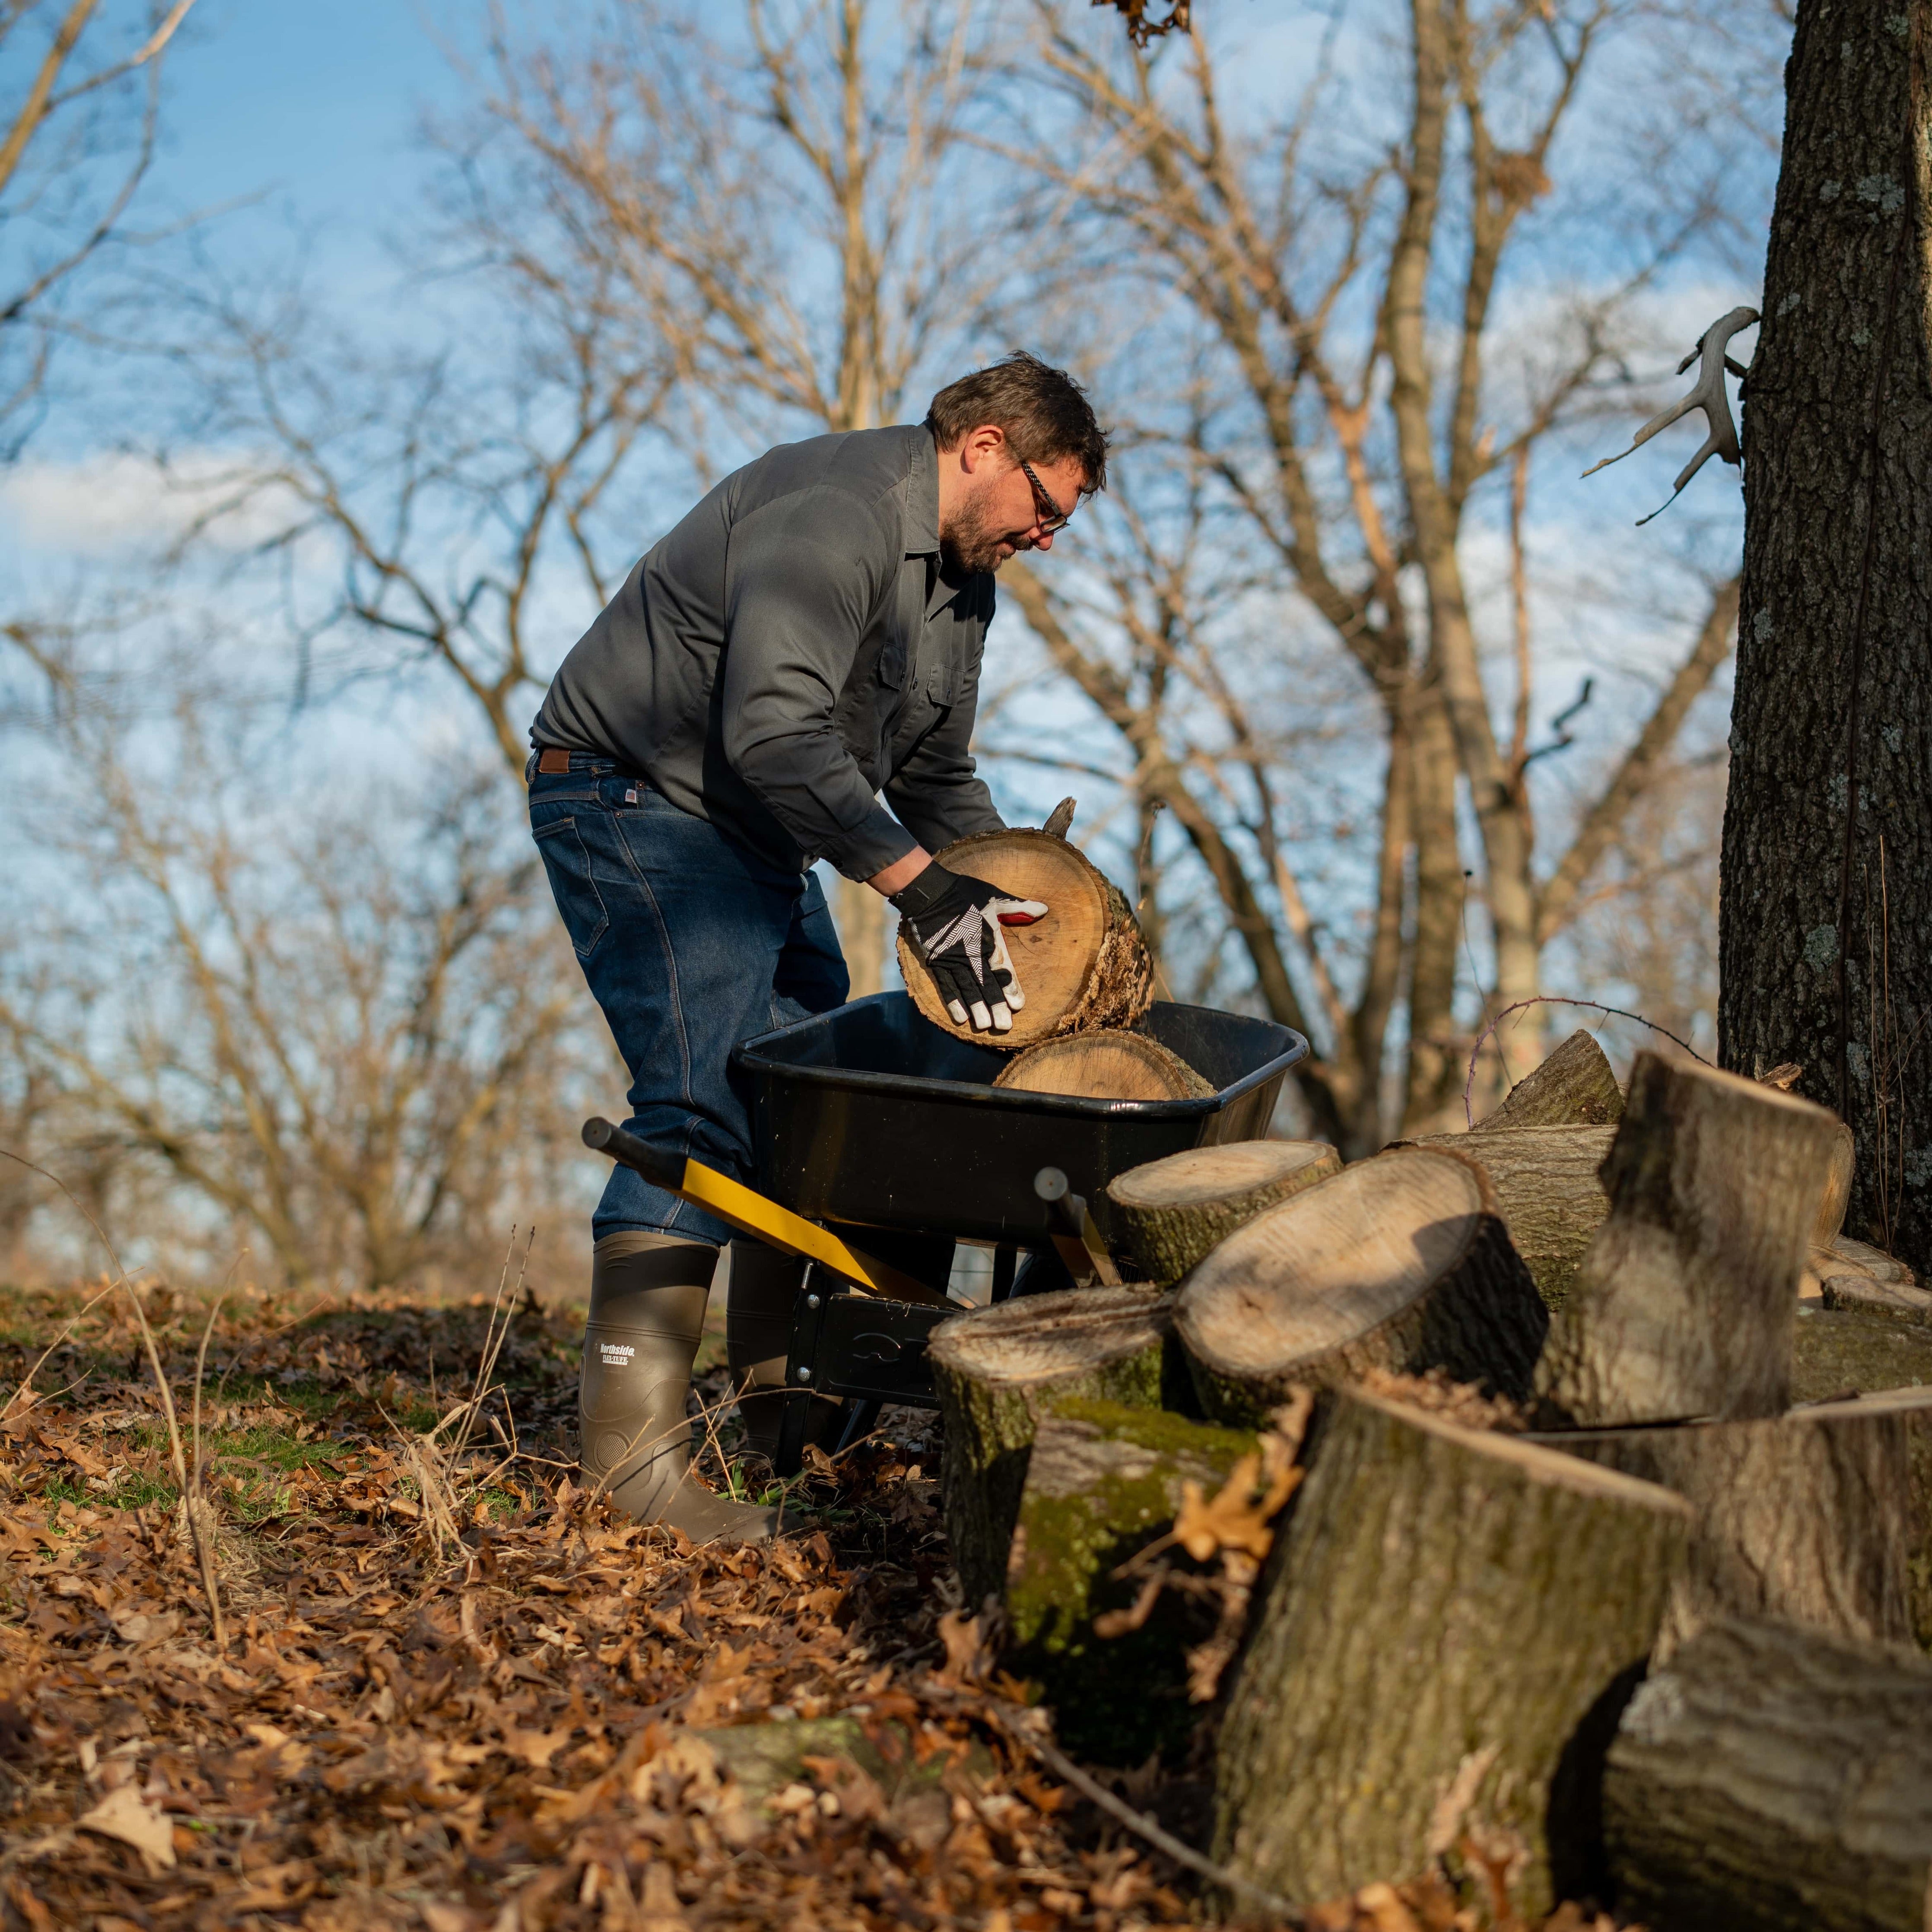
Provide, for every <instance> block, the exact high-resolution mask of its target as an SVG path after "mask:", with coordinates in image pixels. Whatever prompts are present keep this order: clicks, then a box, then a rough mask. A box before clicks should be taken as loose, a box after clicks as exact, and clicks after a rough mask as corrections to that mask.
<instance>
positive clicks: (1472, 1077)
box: [1463, 993, 1711, 1127]
mask: <svg viewBox="0 0 1932 1932" xmlns="http://www.w3.org/2000/svg"><path fill="white" fill-rule="evenodd" d="M1525 1007H1589V1010H1591V1012H1592V1013H1609V1014H1610V1015H1611V1016H1613V1018H1615V1019H1620V1020H1634V1021H1635V1022H1637V1025H1639V1026H1642V1027H1648V1028H1649V1029H1650V1030H1651V1031H1652V1033H1661V1034H1663V1036H1664V1038H1665V1039H1666V1040H1670V1041H1671V1042H1672V1043H1674V1044H1675V1045H1676V1046H1681V1047H1682V1048H1683V1049H1684V1051H1685V1052H1686V1053H1688V1055H1690V1056H1691V1058H1692V1059H1693V1060H1694V1061H1698V1062H1700V1064H1702V1065H1703V1066H1706V1067H1709V1065H1710V1064H1711V1063H1710V1062H1709V1061H1708V1060H1706V1059H1705V1058H1704V1056H1703V1055H1702V1054H1701V1053H1700V1052H1698V1051H1697V1049H1696V1048H1695V1047H1694V1046H1692V1045H1691V1043H1690V1042H1689V1041H1688V1040H1679V1039H1678V1037H1677V1036H1676V1034H1674V1033H1673V1032H1672V1031H1670V1028H1668V1027H1661V1026H1659V1025H1658V1023H1657V1022H1655V1020H1647V1019H1645V1018H1644V1016H1643V1014H1641V1013H1625V1010H1623V1008H1622V1007H1607V1006H1605V1005H1604V1003H1603V1001H1601V1000H1573V999H1571V998H1569V997H1568V995H1566V994H1562V993H1537V994H1535V995H1532V997H1531V998H1529V999H1527V1000H1518V1001H1517V1002H1516V1004H1514V1006H1508V1007H1504V1009H1503V1010H1502V1012H1501V1013H1499V1014H1497V1016H1496V1018H1495V1019H1493V1020H1492V1021H1490V1023H1489V1025H1487V1026H1486V1027H1485V1028H1484V1029H1483V1030H1482V1031H1481V1033H1480V1034H1478V1035H1477V1036H1476V1043H1475V1046H1472V1048H1471V1049H1469V1078H1468V1079H1466V1080H1465V1081H1464V1082H1463V1121H1464V1122H1465V1124H1466V1125H1468V1126H1469V1127H1474V1126H1475V1124H1476V1121H1475V1110H1474V1109H1473V1108H1472V1106H1471V1105H1470V1101H1469V1097H1470V1094H1472V1091H1474V1089H1475V1085H1476V1057H1477V1055H1478V1054H1480V1053H1481V1052H1482V1050H1483V1043H1484V1040H1487V1039H1488V1038H1489V1037H1490V1034H1493V1033H1494V1032H1495V1031H1496V1029H1497V1028H1499V1026H1501V1025H1502V1023H1503V1022H1504V1021H1505V1020H1506V1019H1508V1018H1509V1016H1510V1015H1511V1013H1521V1012H1522V1011H1523V1009H1524V1008H1525Z"/></svg>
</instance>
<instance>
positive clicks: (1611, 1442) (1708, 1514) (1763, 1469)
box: [1535, 1389, 1932, 1662]
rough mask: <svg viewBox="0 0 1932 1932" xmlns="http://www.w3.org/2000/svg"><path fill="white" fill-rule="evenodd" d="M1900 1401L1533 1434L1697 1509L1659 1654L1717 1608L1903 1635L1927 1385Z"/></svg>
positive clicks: (1930, 1415) (1852, 1631) (1916, 1532)
mask: <svg viewBox="0 0 1932 1932" xmlns="http://www.w3.org/2000/svg"><path fill="white" fill-rule="evenodd" d="M1901 1393H1902V1394H1904V1395H1905V1396H1906V1397H1907V1400H1906V1401H1905V1402H1903V1403H1889V1404H1888V1403H1882V1402H1845V1403H1830V1404H1826V1405H1823V1406H1817V1407H1814V1408H1811V1409H1794V1410H1793V1411H1792V1412H1790V1414H1789V1415H1783V1416H1779V1417H1777V1418H1774V1419H1772V1420H1769V1421H1754V1422H1712V1423H1694V1424H1682V1425H1679V1426H1676V1427H1664V1428H1652V1429H1620V1430H1570V1431H1565V1432H1562V1433H1556V1434H1552V1435H1547V1436H1540V1437H1538V1438H1535V1440H1538V1441H1539V1442H1543V1443H1544V1444H1545V1445H1547V1446H1549V1447H1550V1448H1557V1449H1563V1450H1567V1451H1569V1452H1570V1453H1571V1454H1573V1455H1577V1456H1581V1457H1585V1458H1586V1459H1587V1460H1589V1461H1591V1462H1593V1463H1598V1464H1600V1465H1601V1466H1603V1467H1604V1468H1606V1469H1618V1470H1621V1471H1622V1472H1623V1473H1624V1474H1625V1475H1628V1476H1637V1477H1640V1478H1643V1480H1644V1481H1646V1482H1653V1483H1661V1484H1663V1485H1664V1487H1666V1488H1667V1489H1670V1490H1675V1491H1676V1493H1678V1494H1679V1496H1682V1497H1683V1498H1684V1499H1685V1501H1686V1502H1688V1503H1689V1504H1690V1505H1691V1508H1693V1510H1694V1511H1696V1512H1697V1528H1696V1530H1695V1532H1694V1534H1693V1535H1692V1538H1691V1546H1690V1550H1689V1554H1688V1559H1687V1561H1686V1562H1685V1566H1684V1568H1683V1570H1682V1572H1681V1573H1680V1574H1679V1576H1678V1577H1677V1579H1676V1582H1675V1583H1674V1584H1673V1588H1672V1591H1671V1598H1670V1608H1669V1610H1668V1611H1667V1613H1666V1615H1665V1617H1664V1623H1663V1626H1662V1628H1661V1631H1660V1633H1659V1636H1658V1645H1657V1652H1656V1655H1657V1659H1658V1661H1660V1662H1661V1661H1667V1659H1668V1658H1670V1655H1672V1654H1673V1652H1675V1651H1676V1649H1677V1648H1678V1647H1679V1646H1680V1645H1682V1644H1684V1643H1687V1642H1688V1641H1689V1640H1691V1638H1692V1637H1695V1636H1696V1635H1697V1633H1698V1632H1699V1631H1701V1630H1703V1628H1705V1627H1706V1625H1709V1624H1711V1623H1712V1622H1716V1621H1718V1620H1721V1619H1724V1618H1726V1617H1732V1616H1745V1617H1778V1618H1782V1619H1784V1621H1785V1622H1788V1623H1795V1624H1802V1625H1805V1627H1806V1628H1808V1629H1811V1630H1818V1631H1825V1632H1826V1633H1828V1634H1830V1635H1832V1636H1835V1637H1850V1638H1853V1639H1856V1640H1867V1641H1873V1642H1882V1643H1909V1642H1910V1641H1912V1640H1913V1638H1914V1637H1915V1625H1914V1604H1913V1586H1914V1577H1913V1567H1914V1559H1915V1558H1920V1557H1922V1556H1923V1555H1924V1544H1925V1540H1926V1524H1925V1522H1924V1505H1923V1502H1922V1500H1921V1499H1915V1496H1914V1487H1913V1481H1912V1476H1913V1469H1912V1464H1913V1456H1914V1448H1915V1443H1914V1437H1915V1434H1917V1435H1918V1436H1920V1437H1921V1439H1924V1437H1926V1436H1927V1434H1928V1433H1932V1389H1927V1390H1924V1391H1901Z"/></svg>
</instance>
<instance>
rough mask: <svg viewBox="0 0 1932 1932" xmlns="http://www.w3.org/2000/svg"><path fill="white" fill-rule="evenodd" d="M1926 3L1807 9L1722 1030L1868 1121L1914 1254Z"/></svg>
mask: <svg viewBox="0 0 1932 1932" xmlns="http://www.w3.org/2000/svg"><path fill="white" fill-rule="evenodd" d="M1926 34H1927V6H1926V4H1925V0H1900V4H1899V5H1897V7H1891V6H1878V5H1868V6H1861V7H1843V6H1838V5H1826V0H1799V7H1798V24H1797V35H1796V40H1795V43H1794V44H1793V49H1792V55H1791V60H1790V65H1789V67H1788V68H1787V71H1786V72H1787V117H1786V122H1785V133H1784V166H1783V169H1782V172H1781V174H1780V175H1779V178H1778V200H1777V205H1776V208H1775V211H1774V214H1773V216H1772V226H1771V242H1770V250H1769V255H1768V257H1767V259H1766V264H1765V287H1764V298H1763V302H1764V322H1763V328H1762V331H1761V333H1760V341H1759V344H1758V349H1757V356H1756V357H1755V359H1754V361H1753V362H1752V365H1751V379H1750V380H1749V382H1748V384H1747V385H1746V386H1745V388H1746V395H1745V418H1744V456H1745V569H1744V590H1743V602H1742V609H1741V612H1740V616H1739V626H1738V667H1737V694H1736V700H1735V701H1734V703H1733V712H1732V715H1733V724H1732V730H1731V772H1730V801H1729V803H1728V805H1727V808H1726V811H1725V814H1724V864H1723V878H1722V886H1721V898H1720V918H1721V941H1720V965H1721V982H1722V987H1721V996H1720V999H1719V1003H1718V1050H1719V1053H1720V1055H1721V1058H1722V1060H1723V1061H1724V1064H1725V1065H1726V1066H1727V1067H1734V1068H1736V1070H1738V1071H1739V1072H1740V1073H1750V1074H1755V1073H1762V1072H1763V1071H1764V1070H1766V1069H1767V1068H1769V1067H1772V1066H1774V1065H1776V1064H1779V1063H1780V1062H1783V1061H1799V1062H1800V1063H1801V1064H1802V1066H1803V1067H1804V1074H1803V1077H1802V1081H1801V1083H1800V1086H1799V1091H1801V1092H1802V1093H1804V1094H1808V1095H1809V1096H1810V1097H1812V1098H1813V1099H1814V1100H1821V1101H1823V1102H1824V1103H1826V1105H1828V1106H1832V1107H1835V1108H1836V1109H1838V1112H1840V1113H1841V1114H1842V1115H1843V1116H1844V1117H1845V1118H1846V1120H1847V1121H1849V1123H1850V1124H1851V1126H1852V1129H1853V1130H1854V1131H1855V1133H1856V1135H1857V1136H1858V1179H1857V1183H1856V1186H1855V1191H1854V1193H1853V1196H1852V1207H1851V1211H1850V1214H1849V1218H1848V1220H1847V1223H1846V1225H1847V1226H1848V1227H1849V1229H1850V1231H1851V1232H1852V1233H1853V1234H1854V1235H1859V1236H1861V1237H1862V1238H1867V1239H1870V1240H1873V1241H1876V1242H1877V1243H1878V1244H1879V1246H1880V1247H1885V1248H1888V1249H1891V1250H1894V1251H1895V1252H1897V1253H1900V1254H1901V1255H1903V1256H1904V1257H1905V1258H1906V1259H1907V1260H1908V1261H1909V1262H1912V1265H1914V1266H1915V1267H1917V1268H1921V1269H1923V1268H1925V1267H1926V1266H1927V1265H1928V1263H1932V1161H1927V1160H1925V1159H1924V1158H1923V1157H1922V1156H1921V1154H1920V1153H1919V1151H1918V1149H1919V1148H1920V1146H1921V1145H1922V1144H1923V1143H1924V1141H1925V1139H1926V1138H1927V1136H1926V1135H1925V1133H1924V1127H1923V1125H1922V1124H1921V1123H1920V1122H1918V1121H1912V1120H1911V1119H1909V1118H1906V1109H1905V1103H1906V1099H1907V1096H1906V1094H1905V1092H1904V1091H1903V1088H1902V1087H1901V1084H1900V1083H1901V1078H1902V1076H1903V1070H1904V1067H1903V1062H1904V1055H1905V1053H1906V1048H1907V1046H1908V1045H1909V1040H1910V1037H1911V1035H1912V1031H1913V1028H1915V1025H1917V1023H1918V1022H1917V1018H1916V1016H1918V1015H1921V1014H1923V1013H1927V1012H1928V1011H1932V787H1927V784H1926V782H1925V773H1926V772H1927V769H1928V767H1932V569H1928V568H1927V562H1926V559H1927V557H1928V556H1932V472H1928V470H1927V465H1926V452H1927V450H1932V346H1928V322H1929V321H1932V233H1928V228H1927V208H1928V206H1932V196H1928V193H1927V186H1928V184H1927V164H1928V160H1927V157H1928V148H1927V138H1926V137H1927V132H1928V124H1929V123H1932V109H1928V102H1927V98H1926V96H1925V94H1924V91H1923V86H1922V81H1921V91H1920V92H1918V97H1917V98H1913V82H1912V69H1913V63H1914V60H1915V58H1917V59H1918V61H1919V62H1921V63H1922V61H1923V58H1924V45H1925V40H1926ZM1915 49H1918V52H1917V54H1916V56H1915ZM1921 1051H1922V1043H1921ZM1914 1073H1916V1066H1915V1067H1914Z"/></svg>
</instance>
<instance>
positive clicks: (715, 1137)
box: [530, 751, 850, 1242]
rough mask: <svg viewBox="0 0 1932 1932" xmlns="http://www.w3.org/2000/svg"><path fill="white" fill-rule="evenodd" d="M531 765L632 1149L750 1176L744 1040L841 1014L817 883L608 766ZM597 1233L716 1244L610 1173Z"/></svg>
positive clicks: (536, 833) (561, 901) (543, 828)
mask: <svg viewBox="0 0 1932 1932" xmlns="http://www.w3.org/2000/svg"><path fill="white" fill-rule="evenodd" d="M530 832H531V835H532V837H533V838H535V840H536V843H537V850H538V851H539V852H540V853H542V855H543V862H544V871H546V872H547V873H548V874H549V875H550V890H551V892H553V894H554V895H556V909H557V910H558V911H559V913H562V915H563V923H564V926H565V929H566V930H567V931H568V933H569V935H570V939H571V944H572V945H573V946H574V947H575V948H576V949H577V960H578V962H579V963H580V965H582V967H583V977H585V978H586V980H589V983H590V990H591V992H592V994H593V995H595V998H596V1001H597V1004H598V1005H599V1006H600V1007H602V1008H603V1010H604V1018H605V1019H607V1021H609V1022H610V1031H611V1034H612V1036H613V1037H614V1038H615V1040H616V1043H617V1050H618V1052H619V1053H621V1054H622V1055H623V1056H624V1064H625V1066H626V1067H628V1069H629V1070H630V1075H631V1091H630V1096H629V1098H630V1106H631V1117H630V1118H629V1119H628V1121H625V1126H626V1127H628V1128H629V1130H630V1131H631V1133H634V1134H635V1135H637V1136H638V1138H639V1139H642V1140H646V1141H648V1142H649V1143H650V1144H651V1145H652V1147H654V1148H658V1149H660V1150H661V1151H663V1152H664V1153H665V1154H670V1155H672V1156H673V1157H679V1158H682V1157H686V1156H690V1157H695V1158H696V1159H697V1160H701V1161H703V1163H705V1164H706V1166H710V1167H715V1168H718V1169H721V1170H722V1171H723V1172H724V1173H726V1174H728V1175H732V1176H733V1177H734V1178H736V1179H738V1180H740V1181H748V1180H749V1179H750V1178H751V1117H750V1111H749V1100H750V1096H749V1094H748V1092H747V1091H745V1090H744V1088H743V1087H742V1085H741V1083H740V1082H739V1081H738V1080H737V1079H736V1078H735V1077H734V1076H733V1075H732V1074H731V1073H730V1057H731V1049H732V1048H733V1046H736V1044H737V1043H738V1042H739V1040H748V1039H749V1038H751V1036H752V1035H754V1034H761V1033H768V1032H769V1031H771V1029H772V1028H773V1027H778V1026H784V1025H786V1024H787V1022H790V1021H793V1020H799V1019H804V1018H805V1016H806V1015H807V1014H808V1013H823V1012H825V1011H826V1010H827V1009H828V1008H829V1007H836V1006H840V1005H842V1004H844V1001H845V998H846V996H847V992H849V990H850V980H849V979H848V978H847V974H846V971H845V956H844V954H843V953H841V951H840V950H839V949H838V932H837V931H836V929H835V928H834V927H833V926H832V914H831V912H830V910H829V908H828V907H827V906H826V903H825V894H824V892H823V889H822V888H821V887H820V885H819V883H818V880H817V878H816V877H814V875H813V874H811V873H809V872H806V873H802V874H801V873H797V872H785V871H778V870H775V868H772V866H770V865H767V864H766V862H764V861H763V859H760V858H759V857H758V856H757V854H756V853H753V852H751V851H749V850H747V849H746V848H745V847H744V846H742V845H739V844H736V843H734V842H733V841H732V840H730V839H729V838H726V837H725V836H724V834H723V833H722V832H718V830H716V829H715V828H714V827H713V826H711V825H709V824H708V823H706V821H705V820H703V819H701V818H696V817H693V816H692V815H691V814H690V813H688V812H685V811H679V809H678V808H677V807H676V806H675V805H672V804H670V802H668V801H667V800H666V799H664V798H663V797H662V796H660V795H659V794H658V793H656V792H654V791H652V790H650V789H649V787H647V786H646V785H645V784H643V781H642V780H640V779H636V778H625V777H624V776H622V775H620V774H619V772H618V769H617V768H616V766H615V765H613V764H611V763H609V762H608V761H607V760H604V759H601V758H592V757H588V756H586V755H585V754H583V753H581V752H575V751H574V752H572V753H571V759H570V769H569V770H568V772H538V771H536V770H535V760H532V762H531V775H530ZM591 1225H592V1231H593V1232H594V1233H595V1235H596V1237H597V1238H598V1239H599V1240H601V1238H603V1237H604V1235H613V1234H616V1233H618V1232H620V1231H624V1230H629V1229H643V1230H655V1231H658V1232H662V1233H665V1234H673V1235H679V1236H680V1237H682V1238H684V1239H685V1240H688V1241H719V1242H721V1241H728V1240H730V1238H731V1235H732V1232H733V1231H732V1229H730V1228H729V1227H727V1226H726V1225H725V1223H723V1222H722V1221H721V1220H718V1218H717V1217H716V1216H715V1215H712V1214H706V1212H705V1211H703V1209H702V1208H694V1207H693V1206H692V1205H691V1203H690V1202H688V1201H680V1200H679V1199H678V1197H677V1196H676V1195H674V1194H667V1193H665V1192H664V1190H663V1189H662V1188H661V1187H652V1185H651V1184H650V1183H649V1181H646V1180H645V1179H644V1178H643V1176H642V1175H639V1174H637V1173H634V1172H632V1170H631V1169H629V1168H628V1167H617V1168H613V1169H612V1171H611V1175H610V1181H609V1182H608V1184H607V1185H606V1187H604V1198H603V1199H602V1200H601V1201H600V1202H598V1205H597V1212H596V1214H595V1216H594V1217H593V1218H592V1224H591Z"/></svg>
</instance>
